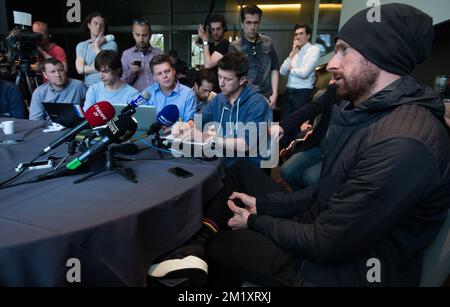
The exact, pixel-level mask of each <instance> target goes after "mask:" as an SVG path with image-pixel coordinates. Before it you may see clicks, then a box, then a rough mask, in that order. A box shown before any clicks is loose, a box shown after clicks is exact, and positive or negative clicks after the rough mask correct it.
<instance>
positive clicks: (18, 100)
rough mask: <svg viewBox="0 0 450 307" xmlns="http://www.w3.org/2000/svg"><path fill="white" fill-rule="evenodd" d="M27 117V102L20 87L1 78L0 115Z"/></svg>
mask: <svg viewBox="0 0 450 307" xmlns="http://www.w3.org/2000/svg"><path fill="white" fill-rule="evenodd" d="M5 116H8V117H14V118H25V104H24V102H23V98H22V94H21V93H20V91H19V88H18V87H17V86H15V85H14V84H13V83H11V82H9V81H5V80H1V79H0V117H5Z"/></svg>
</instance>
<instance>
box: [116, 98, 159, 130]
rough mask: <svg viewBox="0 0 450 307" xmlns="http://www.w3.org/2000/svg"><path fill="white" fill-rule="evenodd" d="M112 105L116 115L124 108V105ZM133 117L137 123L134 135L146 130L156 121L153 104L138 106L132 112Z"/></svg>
mask: <svg viewBox="0 0 450 307" xmlns="http://www.w3.org/2000/svg"><path fill="white" fill-rule="evenodd" d="M113 107H114V109H115V110H116V116H117V115H119V114H120V113H121V112H122V109H124V108H125V107H126V105H117V104H114V105H113ZM133 117H134V118H135V119H136V121H137V123H138V128H137V132H136V134H135V136H136V135H137V134H142V133H143V132H144V131H147V130H148V129H149V128H150V126H151V125H152V124H153V123H154V122H155V121H156V108H155V107H153V106H140V107H138V108H136V113H135V114H133Z"/></svg>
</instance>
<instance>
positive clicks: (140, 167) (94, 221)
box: [0, 119, 223, 286]
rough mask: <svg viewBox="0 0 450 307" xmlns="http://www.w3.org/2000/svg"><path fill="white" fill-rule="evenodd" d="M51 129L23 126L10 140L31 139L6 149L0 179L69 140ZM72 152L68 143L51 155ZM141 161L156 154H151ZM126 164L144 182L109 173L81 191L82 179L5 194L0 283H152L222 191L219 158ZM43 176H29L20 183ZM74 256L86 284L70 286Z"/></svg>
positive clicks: (0, 150)
mask: <svg viewBox="0 0 450 307" xmlns="http://www.w3.org/2000/svg"><path fill="white" fill-rule="evenodd" d="M1 121H2V120H1V119H0V122H1ZM45 126H46V123H44V122H31V121H20V120H16V132H17V133H16V134H15V135H13V136H8V139H15V140H24V141H23V142H19V143H17V144H2V145H0V181H3V180H5V179H8V178H11V177H12V176H14V174H15V171H14V168H15V166H16V165H17V164H18V163H20V162H27V161H30V160H31V159H32V158H34V156H36V154H37V153H38V152H39V151H40V150H41V149H42V148H43V147H45V146H44V145H48V144H49V143H50V142H51V141H52V140H54V139H55V138H57V137H58V136H59V135H61V133H43V132H42V130H43V128H44V127H45ZM5 139H6V136H4V135H3V133H2V132H0V141H2V140H5ZM65 151H66V146H65V145H63V146H61V147H60V148H59V149H58V151H57V152H55V153H53V155H56V156H59V157H62V156H64V154H65ZM134 157H135V156H133V158H134ZM136 157H137V158H139V159H147V158H148V159H155V158H157V157H158V155H157V154H156V153H155V151H154V150H153V151H151V150H144V151H142V152H141V153H140V154H139V155H138V156H136ZM122 163H123V164H124V166H126V167H131V168H133V169H134V171H135V173H136V176H137V180H138V181H139V182H138V184H133V183H130V182H128V181H127V180H126V179H124V178H123V177H121V176H118V175H117V174H115V173H113V172H106V173H102V174H100V175H98V176H95V177H94V178H92V179H90V180H88V181H86V182H84V183H81V184H78V185H75V184H73V181H74V180H76V179H78V178H80V177H82V176H83V175H77V176H70V177H62V178H56V179H52V180H49V181H44V182H39V183H34V184H27V185H23V186H18V187H14V188H10V189H2V190H0V266H1V269H0V285H2V286H67V285H69V286H70V285H74V286H77V285H82V286H86V285H98V286H104V285H113V286H115V285H126V286H145V281H146V272H147V269H148V268H149V266H150V264H151V262H152V261H153V260H154V259H155V258H156V257H158V256H160V255H162V254H164V253H166V252H168V251H170V250H171V249H173V248H175V247H177V246H179V245H180V244H182V243H183V242H184V241H186V240H187V239H188V238H189V237H190V236H192V235H193V234H194V233H195V232H196V231H197V230H198V229H199V227H200V225H201V217H202V205H203V204H204V203H205V202H206V201H208V200H209V199H211V198H212V197H213V196H214V195H215V194H216V193H217V192H218V191H219V190H220V188H221V187H222V181H221V177H222V174H223V172H222V167H221V163H220V161H215V162H206V161H203V160H197V159H185V158H182V159H173V158H172V157H168V156H167V155H166V157H165V159H164V160H151V161H143V160H139V161H131V162H122ZM174 166H180V167H182V168H184V169H186V170H188V171H190V172H192V173H193V174H194V176H192V177H190V178H186V179H180V178H177V177H175V176H173V175H172V174H170V173H169V172H167V169H169V168H171V167H174ZM42 172H44V171H27V172H26V174H24V176H23V177H21V178H19V179H18V180H17V181H15V182H21V181H25V180H27V179H30V178H31V177H34V176H36V175H38V174H41V173H42ZM72 258H76V259H78V260H79V261H80V264H81V279H82V280H81V284H70V283H68V282H67V279H66V274H67V272H68V271H69V270H70V268H71V267H70V266H69V267H68V266H67V264H68V261H69V260H70V259H72ZM69 264H70V263H69Z"/></svg>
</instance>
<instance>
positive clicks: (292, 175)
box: [281, 145, 323, 191]
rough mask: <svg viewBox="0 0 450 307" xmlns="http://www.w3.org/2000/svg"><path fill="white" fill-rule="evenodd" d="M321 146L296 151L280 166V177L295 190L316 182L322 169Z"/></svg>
mask: <svg viewBox="0 0 450 307" xmlns="http://www.w3.org/2000/svg"><path fill="white" fill-rule="evenodd" d="M322 158H323V155H322V148H321V147H320V145H319V146H316V147H313V148H311V149H309V150H306V151H302V152H298V153H296V154H294V155H293V156H292V157H290V158H289V160H287V161H286V162H285V163H283V165H282V166H281V177H282V178H283V179H284V180H285V181H286V182H287V184H289V186H290V187H291V188H292V189H293V190H295V191H298V190H301V189H303V188H305V187H307V186H310V185H313V184H316V183H317V181H318V180H319V177H320V172H321V170H322Z"/></svg>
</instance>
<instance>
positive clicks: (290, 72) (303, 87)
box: [280, 24, 320, 118]
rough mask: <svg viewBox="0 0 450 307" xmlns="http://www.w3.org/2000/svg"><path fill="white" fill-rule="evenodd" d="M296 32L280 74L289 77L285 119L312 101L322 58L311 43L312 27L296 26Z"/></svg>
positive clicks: (317, 48) (284, 106) (284, 111)
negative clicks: (318, 65) (315, 79)
mask: <svg viewBox="0 0 450 307" xmlns="http://www.w3.org/2000/svg"><path fill="white" fill-rule="evenodd" d="M294 31H295V35H294V43H293V47H292V52H291V53H290V54H289V57H288V58H286V60H285V61H284V63H283V65H282V66H281V68H280V74H281V75H282V76H288V83H287V88H286V93H285V99H284V105H283V118H286V117H287V116H289V114H291V113H292V112H294V111H295V110H297V109H299V108H300V107H301V106H303V105H304V104H306V103H307V102H309V101H310V99H311V93H312V91H313V88H314V77H315V74H314V73H315V69H316V66H317V63H318V61H319V57H320V49H319V47H317V46H315V45H312V44H311V43H310V40H311V33H312V30H311V27H310V26H309V25H307V24H302V25H295V28H294Z"/></svg>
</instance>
